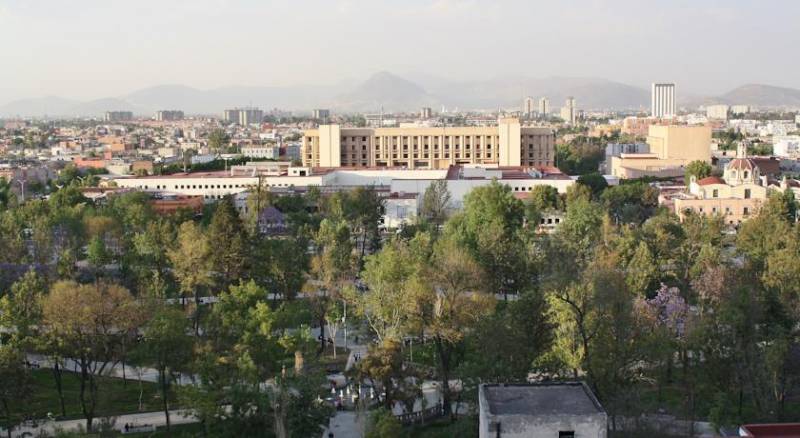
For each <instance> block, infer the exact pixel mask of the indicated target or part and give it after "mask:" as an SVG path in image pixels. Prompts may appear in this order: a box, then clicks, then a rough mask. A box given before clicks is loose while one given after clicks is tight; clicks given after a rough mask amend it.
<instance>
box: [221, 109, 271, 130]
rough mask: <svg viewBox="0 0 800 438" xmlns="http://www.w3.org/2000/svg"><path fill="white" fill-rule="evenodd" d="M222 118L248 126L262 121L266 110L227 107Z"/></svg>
mask: <svg viewBox="0 0 800 438" xmlns="http://www.w3.org/2000/svg"><path fill="white" fill-rule="evenodd" d="M222 119H223V120H224V121H226V122H228V123H237V124H239V125H242V126H247V125H252V124H255V123H261V121H262V120H263V119H264V111H262V110H260V109H258V108H234V109H227V110H225V112H224V113H223V115H222Z"/></svg>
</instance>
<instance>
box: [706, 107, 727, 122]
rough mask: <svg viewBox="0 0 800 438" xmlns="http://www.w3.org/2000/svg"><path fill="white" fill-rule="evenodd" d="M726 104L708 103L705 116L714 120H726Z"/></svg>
mask: <svg viewBox="0 0 800 438" xmlns="http://www.w3.org/2000/svg"><path fill="white" fill-rule="evenodd" d="M729 110H730V107H728V105H709V106H707V107H706V117H707V118H709V119H714V120H728V112H729Z"/></svg>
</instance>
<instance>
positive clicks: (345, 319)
mask: <svg viewBox="0 0 800 438" xmlns="http://www.w3.org/2000/svg"><path fill="white" fill-rule="evenodd" d="M343 303H344V315H343V316H342V325H343V326H344V349H345V351H347V300H343ZM333 342H336V339H334V340H333Z"/></svg>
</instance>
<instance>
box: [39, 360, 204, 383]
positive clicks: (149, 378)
mask: <svg viewBox="0 0 800 438" xmlns="http://www.w3.org/2000/svg"><path fill="white" fill-rule="evenodd" d="M28 362H31V363H33V364H36V365H38V366H39V367H40V368H53V362H52V361H51V360H50V359H49V358H47V356H42V355H40V354H28ZM122 366H123V364H122V363H121V362H119V363H117V364H116V365H114V366H111V364H109V365H108V366H107V367H106V369H105V371H104V373H103V375H104V376H107V377H116V378H119V379H121V378H122V376H123V375H124V376H125V377H126V378H127V379H128V380H134V381H135V380H139V379H140V378H141V380H142V381H143V382H152V383H158V371H156V370H155V369H154V368H147V367H136V366H132V365H125V371H124V373H123V370H122ZM62 367H63V369H64V371H70V372H74V373H79V372H80V366H78V363H77V362H76V361H74V360H72V359H64V361H63V362H62ZM140 374H141V377H140ZM176 383H177V384H179V385H191V384H193V383H194V382H193V381H192V378H191V376H189V375H185V374H181V375H180V376H179V377H178V378H177V379H176Z"/></svg>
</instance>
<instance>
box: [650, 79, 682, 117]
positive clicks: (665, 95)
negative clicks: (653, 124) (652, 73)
mask: <svg viewBox="0 0 800 438" xmlns="http://www.w3.org/2000/svg"><path fill="white" fill-rule="evenodd" d="M675 113H676V111H675V84H658V83H653V85H652V89H651V93H650V115H652V116H653V117H673V116H675Z"/></svg>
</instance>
